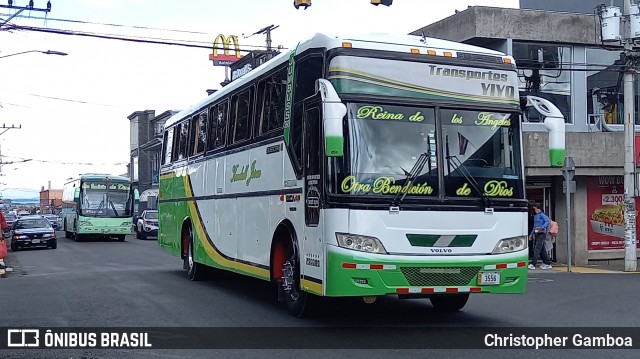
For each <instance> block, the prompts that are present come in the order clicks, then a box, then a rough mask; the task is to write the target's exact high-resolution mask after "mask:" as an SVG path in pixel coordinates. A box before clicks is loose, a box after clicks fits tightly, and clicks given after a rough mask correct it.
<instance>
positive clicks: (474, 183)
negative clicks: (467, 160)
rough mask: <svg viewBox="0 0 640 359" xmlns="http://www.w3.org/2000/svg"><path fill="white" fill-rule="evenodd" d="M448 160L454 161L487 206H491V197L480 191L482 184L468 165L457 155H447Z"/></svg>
mask: <svg viewBox="0 0 640 359" xmlns="http://www.w3.org/2000/svg"><path fill="white" fill-rule="evenodd" d="M447 161H449V162H451V163H453V164H454V165H455V166H456V167H457V168H456V169H457V170H458V171H459V172H460V173H461V174H462V176H464V178H466V180H467V181H468V182H469V184H470V185H471V188H472V189H473V190H474V191H476V193H477V194H478V196H480V198H481V199H482V202H483V203H484V207H485V208H491V198H489V196H487V195H485V194H484V193H483V192H482V191H480V184H479V183H478V181H476V179H475V178H474V177H473V176H472V175H471V173H470V172H469V170H468V169H467V167H466V166H465V165H464V164H463V163H462V162H461V161H460V160H459V159H458V157H456V156H447ZM449 175H451V170H449Z"/></svg>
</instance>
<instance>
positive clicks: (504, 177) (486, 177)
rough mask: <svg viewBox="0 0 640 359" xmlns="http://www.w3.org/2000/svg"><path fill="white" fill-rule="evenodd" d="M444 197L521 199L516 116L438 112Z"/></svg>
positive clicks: (451, 110)
mask: <svg viewBox="0 0 640 359" xmlns="http://www.w3.org/2000/svg"><path fill="white" fill-rule="evenodd" d="M441 118H442V132H443V136H442V137H443V141H444V151H445V153H444V158H445V161H444V168H443V173H444V176H445V183H446V184H447V186H446V190H445V192H446V195H447V196H451V197H470V196H472V197H475V196H477V195H478V194H477V193H474V189H473V186H472V185H471V183H469V182H471V181H475V182H476V183H477V185H476V187H478V190H479V191H481V192H482V193H483V195H484V196H487V197H494V198H524V193H523V185H522V163H521V157H520V132H519V128H518V124H519V121H518V115H517V114H515V113H508V112H496V111H469V110H453V109H446V110H445V109H443V110H441Z"/></svg>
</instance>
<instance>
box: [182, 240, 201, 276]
mask: <svg viewBox="0 0 640 359" xmlns="http://www.w3.org/2000/svg"><path fill="white" fill-rule="evenodd" d="M182 235H183V236H184V235H187V236H189V244H188V249H187V256H186V257H185V259H184V260H185V264H186V268H187V278H189V280H191V281H199V280H203V279H204V278H205V276H206V270H207V268H206V267H205V266H204V265H202V264H200V263H197V262H196V260H195V256H194V254H193V252H194V249H193V234H192V232H191V230H190V229H186V230H183V234H182Z"/></svg>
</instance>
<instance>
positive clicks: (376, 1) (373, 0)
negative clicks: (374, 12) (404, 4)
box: [371, 0, 393, 6]
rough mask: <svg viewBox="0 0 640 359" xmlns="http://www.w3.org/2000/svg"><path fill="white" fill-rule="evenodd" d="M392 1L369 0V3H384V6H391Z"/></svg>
mask: <svg viewBox="0 0 640 359" xmlns="http://www.w3.org/2000/svg"><path fill="white" fill-rule="evenodd" d="M392 3H393V0H371V5H375V6H378V5H385V6H391V4H392Z"/></svg>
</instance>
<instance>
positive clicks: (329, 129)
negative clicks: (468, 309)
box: [316, 79, 347, 157]
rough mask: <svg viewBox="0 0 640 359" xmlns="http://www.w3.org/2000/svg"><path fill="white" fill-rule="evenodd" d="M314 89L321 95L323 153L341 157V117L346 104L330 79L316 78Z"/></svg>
mask: <svg viewBox="0 0 640 359" xmlns="http://www.w3.org/2000/svg"><path fill="white" fill-rule="evenodd" d="M316 90H317V91H318V92H320V96H321V97H322V118H323V124H324V148H325V154H326V156H327V157H342V156H343V155H344V135H343V133H342V119H343V118H344V116H345V115H346V114H347V106H345V105H344V104H343V103H342V100H341V99H340V96H338V92H337V91H336V89H335V88H334V87H333V85H332V84H331V82H330V81H328V80H325V79H318V80H316Z"/></svg>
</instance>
